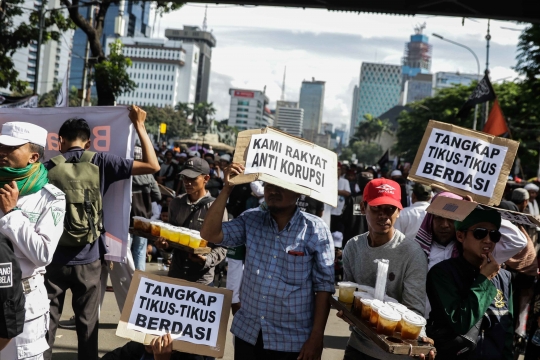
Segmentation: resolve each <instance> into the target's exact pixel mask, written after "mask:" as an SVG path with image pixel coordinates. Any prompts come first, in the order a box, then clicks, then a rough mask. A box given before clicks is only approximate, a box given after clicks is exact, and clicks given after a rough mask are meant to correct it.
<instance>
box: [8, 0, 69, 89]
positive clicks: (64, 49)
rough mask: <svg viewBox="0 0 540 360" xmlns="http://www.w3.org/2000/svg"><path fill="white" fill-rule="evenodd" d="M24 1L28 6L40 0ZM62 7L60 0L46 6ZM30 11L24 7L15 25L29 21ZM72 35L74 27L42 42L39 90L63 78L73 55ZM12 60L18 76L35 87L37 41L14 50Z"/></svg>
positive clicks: (49, 7)
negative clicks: (57, 36) (55, 38)
mask: <svg viewBox="0 0 540 360" xmlns="http://www.w3.org/2000/svg"><path fill="white" fill-rule="evenodd" d="M21 5H22V6H23V7H26V8H35V9H39V7H40V6H41V1H40V0H26V1H25V2H24V3H23V4H21ZM59 7H61V3H60V0H53V1H49V2H48V3H47V4H46V9H54V8H59ZM29 15H30V12H28V11H24V12H23V15H21V16H18V17H16V18H15V19H14V20H13V26H14V27H17V26H19V25H20V24H21V23H24V22H26V23H28V22H29V21H30V19H29ZM66 15H67V13H66ZM72 38H73V31H72V30H70V31H67V32H65V33H62V35H61V37H60V40H59V41H47V42H45V43H44V44H43V45H42V47H41V56H40V58H41V59H40V64H39V67H40V68H39V69H37V70H38V71H39V78H38V82H39V84H37V88H36V89H35V90H36V92H37V93H38V94H44V93H46V92H49V91H51V90H52V89H53V87H54V85H55V84H56V83H58V82H62V81H63V79H64V76H65V74H66V71H67V68H68V64H69V59H70V57H71V46H72ZM12 60H13V64H14V68H15V70H16V71H17V72H18V73H19V76H18V78H19V80H22V81H28V83H29V87H30V88H31V89H34V82H35V80H36V66H37V61H36V60H37V42H35V41H34V42H32V43H30V45H29V46H28V47H26V48H21V49H18V50H17V51H15V53H14V54H13V56H12ZM0 93H4V94H10V93H11V89H7V88H5V89H2V88H0Z"/></svg>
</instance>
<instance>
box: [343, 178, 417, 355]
mask: <svg viewBox="0 0 540 360" xmlns="http://www.w3.org/2000/svg"><path fill="white" fill-rule="evenodd" d="M361 208H362V212H363V213H364V214H365V215H366V219H367V223H368V232H367V233H365V234H362V235H358V236H355V237H353V238H352V239H350V240H349V241H348V242H347V245H345V249H343V280H344V281H353V282H355V283H358V284H362V285H367V286H372V287H375V281H376V278H377V264H376V263H375V262H374V261H373V260H375V259H387V260H389V266H388V278H387V282H386V295H388V296H390V297H392V298H394V299H396V300H398V301H399V302H400V303H401V304H403V305H405V306H407V308H409V309H410V310H412V311H414V312H415V313H417V314H419V315H422V316H423V315H424V309H425V302H426V274H427V261H426V257H425V255H423V254H422V249H421V248H420V246H419V245H418V243H417V242H416V241H412V239H406V238H405V235H403V234H402V233H401V232H399V231H398V230H396V229H395V228H394V223H395V222H396V219H397V218H398V217H399V211H400V210H402V209H403V206H402V205H401V189H400V187H399V184H398V183H396V182H395V181H393V180H388V179H374V180H371V181H370V182H369V183H368V184H367V185H366V187H365V189H364V199H363V201H362V203H361ZM339 315H342V314H339ZM339 315H338V316H339ZM400 358H403V357H402V356H399V355H390V354H389V353H387V352H386V351H384V350H382V349H381V348H380V347H379V346H378V345H376V344H375V343H374V342H373V341H371V340H370V339H369V338H368V337H367V336H365V335H364V334H363V333H362V332H361V331H358V330H357V329H356V328H354V327H353V331H352V333H351V336H350V338H349V343H348V345H347V348H346V349H345V357H344V360H352V359H400Z"/></svg>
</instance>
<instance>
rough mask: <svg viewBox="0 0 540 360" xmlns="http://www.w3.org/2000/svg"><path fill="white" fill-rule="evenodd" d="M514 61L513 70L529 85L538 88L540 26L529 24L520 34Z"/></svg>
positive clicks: (539, 81) (539, 82)
mask: <svg viewBox="0 0 540 360" xmlns="http://www.w3.org/2000/svg"><path fill="white" fill-rule="evenodd" d="M516 59H517V64H516V66H515V67H514V70H516V71H517V72H518V73H519V74H521V75H524V76H525V77H526V81H527V82H528V83H529V84H530V85H532V84H534V85H535V87H538V86H540V79H539V78H538V76H540V24H531V25H529V26H528V27H527V28H526V29H525V30H524V31H523V32H522V33H521V35H520V36H519V43H518V55H517V57H516Z"/></svg>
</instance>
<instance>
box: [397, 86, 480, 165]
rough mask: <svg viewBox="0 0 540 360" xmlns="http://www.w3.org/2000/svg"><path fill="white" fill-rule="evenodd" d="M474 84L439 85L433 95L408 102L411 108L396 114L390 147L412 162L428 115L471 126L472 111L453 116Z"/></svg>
mask: <svg viewBox="0 0 540 360" xmlns="http://www.w3.org/2000/svg"><path fill="white" fill-rule="evenodd" d="M475 86H476V83H474V84H473V85H471V86H463V85H459V86H454V87H452V88H448V89H442V90H440V91H438V92H437V94H436V95H435V96H433V97H429V98H425V99H423V100H420V101H416V102H413V103H411V104H409V105H407V106H409V108H410V109H411V112H406V111H403V112H402V113H401V114H400V115H399V117H398V130H397V134H396V135H397V144H396V146H395V147H394V149H393V151H394V152H395V153H396V154H399V155H400V156H401V157H402V158H404V159H405V161H406V162H413V161H414V157H415V156H416V152H417V151H418V147H419V146H420V142H421V141H422V137H423V136H424V132H425V130H426V126H427V124H428V122H429V120H430V119H433V120H437V121H442V122H446V123H450V124H455V125H458V126H462V127H466V128H471V127H472V124H473V118H474V114H473V113H474V112H471V114H470V116H469V117H468V118H466V119H463V120H461V119H456V114H457V113H458V111H459V109H461V107H462V106H463V104H464V103H465V102H466V101H467V99H468V97H469V96H470V94H471V92H472V91H473V89H474V88H475ZM478 117H479V118H480V116H478Z"/></svg>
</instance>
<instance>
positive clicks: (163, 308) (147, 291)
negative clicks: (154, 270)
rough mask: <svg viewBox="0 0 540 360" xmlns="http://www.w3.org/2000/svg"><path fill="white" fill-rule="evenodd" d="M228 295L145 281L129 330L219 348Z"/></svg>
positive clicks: (136, 299) (142, 284) (134, 304)
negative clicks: (222, 318) (168, 335)
mask: <svg viewBox="0 0 540 360" xmlns="http://www.w3.org/2000/svg"><path fill="white" fill-rule="evenodd" d="M223 301H224V295H223V294H218V293H214V292H207V291H204V290H201V289H199V288H195V287H190V286H181V285H176V284H170V283H165V282H160V281H157V280H153V279H149V278H146V277H141V280H140V282H139V287H138V289H137V293H136V295H135V299H134V303H133V307H132V308H131V313H130V315H129V320H128V323H127V328H128V329H132V330H137V331H140V332H142V333H145V334H152V335H164V334H166V333H167V332H169V333H170V334H171V337H172V339H173V340H180V339H181V340H182V341H186V342H190V343H193V344H200V345H207V346H211V347H215V346H216V343H217V340H218V334H219V327H220V320H221V311H222V308H223Z"/></svg>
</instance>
